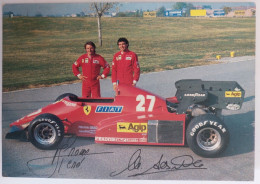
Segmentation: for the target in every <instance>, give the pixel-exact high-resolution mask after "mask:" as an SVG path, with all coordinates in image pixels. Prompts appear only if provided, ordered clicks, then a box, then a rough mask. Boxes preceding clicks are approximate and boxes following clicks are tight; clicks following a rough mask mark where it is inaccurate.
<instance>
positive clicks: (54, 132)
mask: <svg viewBox="0 0 260 184" xmlns="http://www.w3.org/2000/svg"><path fill="white" fill-rule="evenodd" d="M28 135H29V140H30V141H31V143H32V144H33V145H34V146H35V147H37V148H39V149H43V150H49V149H54V148H56V147H57V146H58V144H59V143H60V142H61V141H62V139H63V137H64V125H63V123H62V122H61V120H60V119H59V118H58V117H57V116H55V115H53V114H41V115H39V116H37V117H36V118H35V119H34V120H33V121H32V122H31V124H30V126H29V128H28Z"/></svg>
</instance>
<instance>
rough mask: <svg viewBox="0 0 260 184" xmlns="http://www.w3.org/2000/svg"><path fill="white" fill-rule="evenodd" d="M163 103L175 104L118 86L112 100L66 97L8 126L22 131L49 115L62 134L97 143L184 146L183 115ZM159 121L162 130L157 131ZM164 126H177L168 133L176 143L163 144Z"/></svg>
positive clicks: (144, 92)
mask: <svg viewBox="0 0 260 184" xmlns="http://www.w3.org/2000/svg"><path fill="white" fill-rule="evenodd" d="M166 100H167V101H170V102H171V103H178V101H177V99H176V98H175V97H172V98H167V99H165V98H162V97H159V96H158V95H155V94H152V93H150V92H147V91H145V90H142V89H140V88H137V87H132V86H126V85H120V86H119V91H118V94H117V95H116V96H115V98H100V99H83V98H78V99H77V100H73V99H71V98H69V97H66V98H64V99H62V100H60V101H58V102H55V103H53V104H50V105H48V106H46V107H43V108H41V109H39V110H38V111H35V112H33V113H31V114H29V115H27V116H25V117H23V118H21V119H20V120H17V121H15V122H14V123H12V124H11V125H10V126H11V127H13V126H15V127H16V129H19V130H24V129H26V128H27V127H28V126H29V123H30V122H31V121H32V120H33V119H34V118H35V117H37V116H38V115H40V114H44V113H51V114H54V115H56V116H57V117H59V118H60V120H61V121H62V122H63V124H64V129H65V134H75V135H77V136H82V137H95V141H96V142H97V143H111V144H142V145H180V146H181V145H184V137H185V117H186V115H185V114H176V113H173V112H169V111H168V109H167V105H166ZM158 121H159V122H160V123H159V125H160V126H161V128H159V129H158V130H157V128H156V126H158V123H157V124H156V122H158ZM164 122H165V123H166V124H168V125H167V126H170V127H175V125H174V123H178V127H179V128H178V132H173V133H171V134H176V136H177V134H178V137H179V138H178V141H174V135H173V138H171V140H173V141H169V140H166V141H164V139H167V138H164V137H163V136H164V135H166V134H168V133H169V132H167V129H168V128H167V126H165V127H164ZM158 131H159V132H160V135H158ZM163 131H166V134H164V132H163ZM157 139H159V141H158V140H157Z"/></svg>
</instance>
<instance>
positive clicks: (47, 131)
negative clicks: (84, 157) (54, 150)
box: [34, 123, 56, 145]
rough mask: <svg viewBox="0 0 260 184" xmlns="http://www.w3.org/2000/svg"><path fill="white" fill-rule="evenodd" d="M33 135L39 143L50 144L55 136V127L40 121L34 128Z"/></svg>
mask: <svg viewBox="0 0 260 184" xmlns="http://www.w3.org/2000/svg"><path fill="white" fill-rule="evenodd" d="M34 137H35V140H36V141H37V142H39V143H40V144H44V145H49V144H52V143H53V142H54V141H55V138H56V131H55V128H54V127H53V126H52V125H51V124H49V123H40V124H38V125H37V126H36V127H35V129H34Z"/></svg>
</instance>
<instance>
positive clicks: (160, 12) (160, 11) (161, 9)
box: [157, 6, 166, 17]
mask: <svg viewBox="0 0 260 184" xmlns="http://www.w3.org/2000/svg"><path fill="white" fill-rule="evenodd" d="M165 10H166V8H165V7H164V6H162V7H160V8H159V10H158V11H157V16H158V17H163V16H164V12H165Z"/></svg>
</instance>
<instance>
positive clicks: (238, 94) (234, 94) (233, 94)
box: [225, 91, 242, 98]
mask: <svg viewBox="0 0 260 184" xmlns="http://www.w3.org/2000/svg"><path fill="white" fill-rule="evenodd" d="M225 97H226V98H241V97H242V92H241V91H226V92H225Z"/></svg>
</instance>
